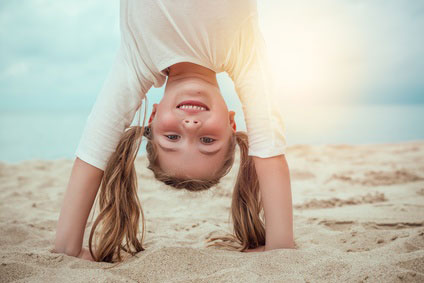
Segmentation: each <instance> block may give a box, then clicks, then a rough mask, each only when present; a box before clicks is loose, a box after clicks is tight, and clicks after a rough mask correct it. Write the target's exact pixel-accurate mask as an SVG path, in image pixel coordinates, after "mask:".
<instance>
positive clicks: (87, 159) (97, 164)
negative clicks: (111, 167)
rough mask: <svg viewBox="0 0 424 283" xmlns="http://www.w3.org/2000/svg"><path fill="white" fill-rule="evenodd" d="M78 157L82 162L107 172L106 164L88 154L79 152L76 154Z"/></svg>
mask: <svg viewBox="0 0 424 283" xmlns="http://www.w3.org/2000/svg"><path fill="white" fill-rule="evenodd" d="M74 155H75V156H76V157H78V158H79V159H81V160H82V161H84V162H86V163H88V164H90V165H92V166H94V167H96V168H98V169H100V170H102V171H105V169H106V165H105V164H104V162H101V161H98V160H97V159H95V158H93V157H92V156H90V155H88V154H86V153H85V152H81V151H77V152H75V154H74Z"/></svg>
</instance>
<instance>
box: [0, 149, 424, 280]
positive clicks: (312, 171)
mask: <svg viewBox="0 0 424 283" xmlns="http://www.w3.org/2000/svg"><path fill="white" fill-rule="evenodd" d="M286 158H287V160H288V162H289V165H290V168H291V176H292V192H293V203H294V231H295V232H294V233H295V240H296V245H297V249H295V250H283V249H278V250H273V251H268V252H261V253H239V252H231V251H226V250H218V249H216V248H206V247H205V242H204V241H205V239H207V238H208V237H210V236H212V235H217V234H219V233H225V232H228V231H230V228H231V226H230V223H229V221H228V219H229V218H228V216H229V208H230V202H231V191H232V185H233V182H234V178H235V174H236V173H237V170H238V167H237V165H235V166H234V167H233V169H232V171H231V172H230V174H229V175H227V176H226V177H224V178H223V179H222V181H221V183H220V184H219V185H218V186H216V187H213V188H212V189H210V190H208V191H206V192H201V193H191V192H186V191H177V190H174V189H171V188H170V187H167V186H165V185H164V184H162V183H160V182H157V181H156V180H155V179H154V178H153V174H152V172H151V171H149V170H148V169H146V158H145V157H144V156H140V157H139V158H138V159H137V162H136V166H137V172H138V175H139V185H140V190H139V194H140V195H139V196H140V199H141V201H142V205H143V208H144V211H145V215H146V230H147V231H146V238H145V242H144V247H145V248H146V250H145V251H142V252H140V253H138V254H137V257H132V258H128V259H127V260H126V261H125V262H123V263H122V264H120V265H118V266H116V267H114V268H110V269H104V268H106V267H110V266H111V265H112V264H110V263H104V262H102V263H99V262H90V261H86V260H83V259H79V258H75V257H70V256H66V255H64V254H54V253H51V252H50V249H51V248H52V247H53V243H54V237H55V233H56V223H57V220H58V217H59V212H60V206H61V202H62V201H63V196H64V192H65V189H66V185H67V182H68V178H69V175H70V172H71V166H72V162H73V161H72V160H65V159H63V160H52V161H40V160H33V161H25V162H21V163H18V164H8V163H4V162H2V163H0V225H1V229H0V257H1V260H0V261H1V265H0V277H1V280H0V281H1V282H12V281H13V282H341V281H349V282H424V142H408V143H399V144H384V145H360V146H353V145H329V146H308V145H297V146H291V147H289V148H288V152H287V155H286ZM90 217H91V216H90ZM89 220H90V219H89ZM89 224H90V223H89ZM90 227H91V226H90V225H88V227H87V229H86V232H85V237H84V246H87V244H88V235H89V231H90Z"/></svg>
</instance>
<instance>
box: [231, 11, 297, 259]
mask: <svg viewBox="0 0 424 283" xmlns="http://www.w3.org/2000/svg"><path fill="white" fill-rule="evenodd" d="M232 52H233V53H232V56H231V58H232V60H230V61H229V62H230V64H229V65H228V73H229V75H230V77H231V78H232V79H233V81H234V85H235V88H236V92H237V94H238V96H239V98H240V102H241V103H242V106H243V113H244V117H245V121H246V127H247V134H248V137H249V156H252V158H253V161H254V164H255V168H256V173H257V176H258V181H259V189H260V193H261V198H262V202H263V207H264V212H265V234H266V236H265V237H266V239H265V240H266V241H265V242H266V245H265V247H263V246H261V247H258V248H256V249H251V250H248V251H263V250H271V249H277V248H293V247H294V244H293V219H292V218H293V217H292V196H291V188H290V175H289V168H288V166H287V162H286V159H285V155H284V154H285V147H286V140H285V125H284V122H283V118H282V114H281V112H280V108H279V101H278V99H277V96H276V95H277V91H276V89H275V86H274V78H273V72H271V71H270V67H269V63H268V62H269V60H268V57H267V50H266V45H265V41H264V38H263V36H262V34H261V32H260V30H259V25H258V17H257V15H253V16H252V17H250V18H249V19H248V20H247V21H246V22H245V24H244V25H243V26H242V29H241V30H240V33H239V34H238V38H236V40H235V41H234V45H233V46H232Z"/></svg>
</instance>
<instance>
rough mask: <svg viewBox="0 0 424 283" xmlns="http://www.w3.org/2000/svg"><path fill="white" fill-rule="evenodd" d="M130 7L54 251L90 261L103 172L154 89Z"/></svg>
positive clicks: (77, 163) (78, 163) (81, 153)
mask: <svg viewBox="0 0 424 283" xmlns="http://www.w3.org/2000/svg"><path fill="white" fill-rule="evenodd" d="M127 4H128V3H127V1H121V6H120V12H121V14H120V31H121V44H120V47H119V49H118V52H117V54H116V57H115V61H114V63H113V65H112V68H111V71H110V72H109V74H108V77H107V78H106V81H105V82H104V84H103V87H102V89H101V91H100V93H99V94H98V96H97V99H96V101H95V103H94V105H93V107H92V110H91V112H90V115H89V116H88V118H87V121H86V125H85V128H84V131H83V134H82V137H81V139H80V142H79V144H78V147H77V150H76V153H75V154H76V156H77V158H76V160H75V162H74V164H73V168H72V172H71V176H70V179H69V183H68V187H67V189H66V193H65V197H64V201H63V205H62V208H61V212H60V216H59V220H58V224H57V232H56V240H55V251H56V252H61V253H66V254H68V255H71V256H77V257H81V258H86V259H89V258H91V256H90V255H89V253H88V251H87V249H84V248H83V249H82V244H83V236H84V230H85V226H86V222H87V218H88V215H89V213H90V210H91V208H92V206H93V202H94V199H95V198H96V194H97V192H98V190H99V187H100V184H101V180H102V178H103V172H104V171H105V169H106V166H107V162H108V160H109V158H110V156H111V155H112V154H113V152H114V151H115V149H116V146H117V145H118V143H119V140H120V138H121V136H122V133H123V132H124V131H125V129H126V128H127V127H129V126H130V124H131V122H132V121H133V119H134V116H135V113H136V111H137V109H139V108H140V106H141V104H142V100H143V98H144V97H145V94H146V93H147V91H148V90H149V89H150V87H151V86H152V84H153V83H152V80H151V77H152V76H153V75H152V74H151V73H150V70H149V68H148V67H147V66H146V65H145V63H144V61H143V60H144V57H143V52H142V50H139V49H137V48H136V47H137V43H136V42H135V41H136V38H135V37H133V34H132V33H131V31H130V27H129V22H132V21H129V20H128V15H127V13H128V10H129V9H128V7H127Z"/></svg>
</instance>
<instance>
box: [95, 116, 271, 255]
mask: <svg viewBox="0 0 424 283" xmlns="http://www.w3.org/2000/svg"><path fill="white" fill-rule="evenodd" d="M139 117H140V116H139ZM145 119H146V110H145V114H144V121H145ZM144 121H143V125H144ZM143 136H144V137H146V138H147V145H146V151H147V157H148V160H149V165H148V168H149V169H150V170H152V171H153V173H154V175H155V178H156V179H157V180H159V181H162V182H163V183H165V184H167V185H169V186H172V187H174V188H176V189H187V190H190V191H201V190H206V189H208V188H210V187H212V186H214V185H216V184H218V183H219V180H220V178H222V177H223V176H225V175H226V174H227V173H228V172H229V171H230V169H231V167H232V165H233V163H234V154H235V145H236V143H237V144H238V146H239V147H240V157H241V158H240V168H239V172H238V175H237V181H236V183H235V186H234V189H233V196H232V203H231V216H232V222H233V230H234V231H233V233H232V234H228V235H225V236H219V237H213V238H210V239H208V240H207V242H209V244H208V247H210V246H217V247H222V248H225V249H229V250H235V251H243V250H246V249H248V248H256V247H258V246H260V245H265V225H264V221H263V220H262V218H261V216H260V213H261V210H262V202H261V199H260V193H259V182H258V178H257V175H256V170H255V166H254V162H253V160H252V157H250V156H248V138H247V135H246V133H245V132H240V131H238V132H235V133H234V134H233V135H232V137H231V138H230V143H229V146H228V150H227V155H226V158H225V160H224V162H223V165H222V167H221V169H220V170H219V171H218V172H217V174H216V176H215V177H213V178H211V179H208V180H199V179H182V178H177V177H174V176H170V175H169V174H167V173H166V172H164V171H163V170H162V169H161V168H160V166H159V164H158V163H159V162H158V158H157V157H158V156H157V150H156V145H155V143H153V142H152V140H153V134H152V129H151V127H149V126H146V127H145V126H131V127H129V128H127V129H126V130H125V132H124V134H123V135H122V137H121V139H120V141H119V143H118V145H117V147H116V151H115V152H114V153H113V154H112V156H111V157H110V159H109V161H108V164H107V166H106V169H105V171H104V175H103V179H102V183H101V189H100V192H99V207H100V212H99V215H98V216H97V218H96V220H95V222H94V224H93V226H92V228H91V232H90V237H89V250H90V253H91V255H92V257H93V259H94V260H95V261H105V262H116V261H117V262H121V261H122V257H121V250H124V251H125V252H127V253H129V254H131V255H132V256H134V255H135V254H136V253H138V252H140V251H143V250H144V248H143V240H144V233H145V231H144V230H145V219H144V213H143V209H142V207H141V204H140V200H139V199H138V196H137V189H138V185H137V175H136V171H135V166H134V161H135V158H136V156H137V153H138V150H139V147H140V144H141V139H142V137H143ZM140 214H141V220H142V229H141V230H142V231H141V232H142V233H141V239H140V240H139V239H138V238H137V235H138V231H139V230H138V229H139V219H140ZM100 223H101V225H100V226H99V224H100ZM98 227H99V229H100V231H98V232H96V233H95V230H96V229H97V228H98ZM93 236H94V238H95V240H96V241H95V242H96V243H97V244H96V248H95V251H94V252H93V249H92V239H93ZM124 239H125V242H124Z"/></svg>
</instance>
